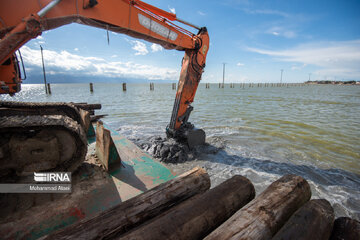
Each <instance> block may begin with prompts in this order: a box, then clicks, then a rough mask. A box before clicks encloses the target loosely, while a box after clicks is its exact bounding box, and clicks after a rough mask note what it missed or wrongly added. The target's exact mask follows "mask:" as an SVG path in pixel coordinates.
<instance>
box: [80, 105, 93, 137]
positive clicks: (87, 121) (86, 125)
mask: <svg viewBox="0 0 360 240" xmlns="http://www.w3.org/2000/svg"><path fill="white" fill-rule="evenodd" d="M79 113H80V117H81V120H82V123H83V128H84V131H85V133H87V132H88V130H89V126H90V113H89V112H88V111H86V110H83V109H81V108H79Z"/></svg>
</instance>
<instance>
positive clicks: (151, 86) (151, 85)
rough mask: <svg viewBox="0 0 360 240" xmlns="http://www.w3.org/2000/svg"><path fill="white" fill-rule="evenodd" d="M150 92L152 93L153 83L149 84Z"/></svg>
mask: <svg viewBox="0 0 360 240" xmlns="http://www.w3.org/2000/svg"><path fill="white" fill-rule="evenodd" d="M150 91H154V83H150Z"/></svg>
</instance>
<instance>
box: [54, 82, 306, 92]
mask: <svg viewBox="0 0 360 240" xmlns="http://www.w3.org/2000/svg"><path fill="white" fill-rule="evenodd" d="M154 86H155V85H154V83H150V91H153V90H154V89H155V87H154ZM229 86H230V88H235V83H230V84H229ZM239 86H240V88H245V87H246V86H247V87H249V88H252V87H299V86H305V84H303V83H239ZM171 87H172V90H176V83H172V84H171ZM48 88H49V91H50V84H48ZM205 88H207V89H209V88H210V83H205ZM219 88H224V84H222V83H219ZM122 89H123V91H124V92H125V91H126V83H123V84H122ZM90 92H91V93H93V92H94V85H93V83H90ZM50 93H51V92H50Z"/></svg>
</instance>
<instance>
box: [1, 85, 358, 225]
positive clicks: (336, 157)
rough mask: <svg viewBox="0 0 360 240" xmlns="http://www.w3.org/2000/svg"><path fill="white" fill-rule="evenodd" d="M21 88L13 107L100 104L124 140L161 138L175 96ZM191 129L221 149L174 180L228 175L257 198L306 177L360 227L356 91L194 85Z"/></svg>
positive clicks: (162, 88) (145, 88) (139, 89)
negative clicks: (242, 179) (201, 172)
mask: <svg viewBox="0 0 360 240" xmlns="http://www.w3.org/2000/svg"><path fill="white" fill-rule="evenodd" d="M51 86H52V95H50V96H46V95H45V94H44V88H43V85H23V90H22V91H21V92H20V93H19V94H17V95H16V96H15V97H9V96H1V97H0V99H2V100H13V101H20V100H21V101H40V102H43V101H74V102H88V103H101V104H102V106H103V108H102V110H100V111H98V112H97V113H99V114H100V113H101V114H109V116H108V117H106V118H105V119H104V121H105V122H106V123H108V124H109V125H110V126H111V127H113V128H114V129H117V130H118V131H119V132H120V133H121V134H124V135H126V136H127V137H128V138H130V139H136V138H148V137H151V136H154V135H163V136H164V131H165V127H166V125H167V124H168V122H169V120H170V115H171V111H172V106H173V101H174V97H175V91H174V90H172V89H171V84H156V83H155V90H154V91H149V84H127V91H126V92H123V91H122V87H121V84H94V93H93V94H91V93H90V92H89V86H88V84H66V85H65V84H52V85H51ZM193 106H194V109H195V110H194V111H193V113H192V115H191V117H190V121H191V122H192V123H194V124H195V125H196V126H197V127H201V128H203V129H204V130H205V132H206V134H207V142H209V143H210V144H214V145H216V144H221V145H223V146H224V148H223V149H222V150H221V151H219V152H218V153H216V154H202V155H200V156H198V158H197V159H196V160H194V161H191V162H187V163H183V164H178V165H171V167H172V168H173V169H174V170H175V171H178V172H181V171H185V170H187V169H188V168H190V167H193V166H195V165H201V166H204V167H205V168H206V169H207V171H208V172H209V174H210V175H211V179H212V182H213V186H214V185H217V184H219V183H220V182H222V181H223V180H225V179H227V178H229V177H231V176H232V175H234V174H241V175H244V176H246V177H248V178H249V179H250V180H251V181H252V182H253V183H254V185H255V188H256V190H257V193H259V192H261V191H262V190H263V189H265V188H266V186H268V185H269V184H270V183H271V182H272V181H274V180H276V179H278V178H279V177H280V176H282V175H284V174H288V173H292V174H297V175H300V176H303V177H305V178H306V179H307V180H308V181H309V182H310V184H311V187H312V193H313V197H314V198H319V197H321V198H326V199H328V200H329V201H330V202H331V203H332V205H333V206H334V208H335V211H336V215H337V216H351V217H355V218H357V219H360V144H359V142H360V111H359V110H360V86H332V85H328V86H318V85H312V86H296V87H266V88H265V87H256V86H255V87H252V88H249V86H245V88H240V86H239V85H235V88H229V86H228V85H226V86H225V88H224V89H219V88H218V85H217V84H211V86H210V89H205V85H203V84H201V85H200V86H199V90H198V92H197V95H196V98H195V103H194V104H193Z"/></svg>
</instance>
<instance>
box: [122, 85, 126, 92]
mask: <svg viewBox="0 0 360 240" xmlns="http://www.w3.org/2000/svg"><path fill="white" fill-rule="evenodd" d="M122 87H123V91H124V92H125V91H126V83H123V84H122Z"/></svg>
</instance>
